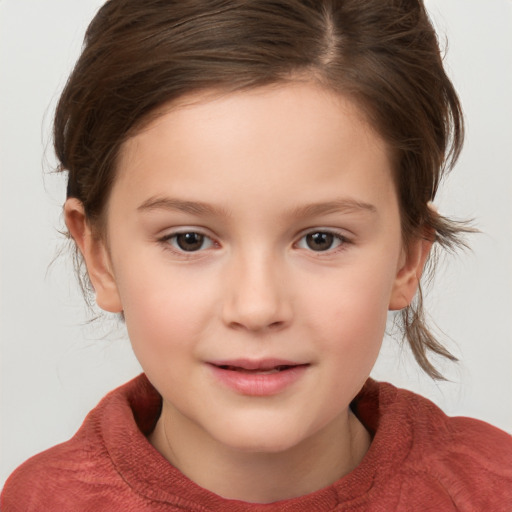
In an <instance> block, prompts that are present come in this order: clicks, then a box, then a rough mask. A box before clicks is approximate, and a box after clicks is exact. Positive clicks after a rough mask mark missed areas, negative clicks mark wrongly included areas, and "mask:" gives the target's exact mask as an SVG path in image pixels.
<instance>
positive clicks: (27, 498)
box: [1, 431, 111, 512]
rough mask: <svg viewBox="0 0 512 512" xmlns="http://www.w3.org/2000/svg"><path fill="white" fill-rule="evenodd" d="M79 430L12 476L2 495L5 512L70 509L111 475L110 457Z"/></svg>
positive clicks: (25, 464) (28, 461) (31, 460)
mask: <svg viewBox="0 0 512 512" xmlns="http://www.w3.org/2000/svg"><path fill="white" fill-rule="evenodd" d="M82 434H83V431H79V432H78V433H77V435H76V436H75V437H73V438H72V439H71V440H69V441H67V442H66V443H63V444H60V445H57V446H55V447H53V448H50V449H49V450H46V451H44V452H42V453H40V454H38V455H35V456H34V457H32V458H30V459H29V460H27V461H26V462H25V463H23V464H22V465H21V466H20V467H19V468H18V469H16V471H14V473H13V474H12V475H11V476H10V477H9V478H8V480H7V482H6V484H5V487H4V489H3V492H2V496H1V509H2V510H3V511H5V512H15V511H23V512H28V511H34V512H35V511H36V510H41V511H46V510H67V507H68V506H69V505H70V503H73V505H74V504H75V502H76V503H80V502H81V501H83V500H86V499H87V496H88V494H89V491H90V489H91V486H93V485H94V482H95V481H96V483H98V482H99V480H100V477H101V476H103V477H105V476H107V475H108V474H109V473H110V472H111V469H110V468H109V467H108V457H105V455H104V454H103V453H102V450H101V446H100V445H99V444H98V443H94V442H92V443H91V442H90V441H91V440H87V439H86V437H87V436H85V438H84V436H83V435H82Z"/></svg>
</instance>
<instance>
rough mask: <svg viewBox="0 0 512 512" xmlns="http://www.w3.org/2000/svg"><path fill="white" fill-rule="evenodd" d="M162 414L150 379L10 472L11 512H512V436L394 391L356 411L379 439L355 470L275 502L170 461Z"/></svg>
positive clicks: (384, 388) (364, 400)
mask: <svg viewBox="0 0 512 512" xmlns="http://www.w3.org/2000/svg"><path fill="white" fill-rule="evenodd" d="M160 408H161V398H160V396H159V394H158V393H157V392H156V390H155V389H154V388H153V387H152V386H151V384H150V383H149V381H148V380H147V378H146V377H145V376H144V375H141V376H139V377H137V378H136V379H134V380H132V381H131V382H129V383H127V384H125V385H124V386H122V387H120V388H118V389H116V390H115V391H113V392H111V393H110V394H108V395H107V396H106V397H105V398H104V399H103V400H102V401H101V402H100V404H99V405H98V406H97V407H96V408H95V409H94V410H93V411H91V413H89V415H88V416H87V418H86V419H85V421H84V423H83V425H82V427H81V428H80V429H79V431H78V432H77V433H76V434H75V436H74V437H73V438H72V439H70V440H69V441H68V442H66V443H63V444H61V445H58V446H56V447H54V448H51V449H49V450H47V451H45V452H43V453H41V454H39V455H36V456H35V457H33V458H31V459H30V460H28V461H27V462H25V463H24V464H23V465H21V466H20V467H19V468H18V469H17V470H16V471H15V472H14V473H13V474H12V475H11V477H10V478H9V479H8V481H7V483H6V485H5V487H4V490H3V493H2V496H1V498H0V504H1V507H0V508H1V510H2V512H47V511H48V512H49V511H51V512H85V511H87V512H91V511H94V512H102V511H109V512H116V511H119V512H121V511H122V512H171V511H181V512H183V511H194V512H206V511H208V512H278V511H279V512H302V511H303V512H324V511H325V512H327V511H347V512H348V511H350V512H390V511H399V512H405V511H433V512H434V511H435V512H446V511H459V512H460V511H462V512H476V511H486V512H487V511H492V512H511V511H512V437H511V436H509V435H508V434H506V433H505V432H502V431H500V430H498V429H496V428H494V427H492V426H490V425H488V424H486V423H483V422H480V421H477V420H473V419H469V418H449V417H448V416H446V415H445V414H444V413H443V412H442V411H441V410H440V409H439V408H437V407H436V406H435V405H434V404H433V403H431V402H430V401H428V400H427V399H425V398H422V397H420V396H418V395H415V394H414V393H411V392H409V391H405V390H401V389H397V388H395V387H393V386H392V385H390V384H386V383H377V382H375V381H373V380H371V379H370V380H368V381H367V383H366V384H365V386H364V388H363V389H362V390H361V392H360V393H359V395H358V396H357V398H356V399H355V400H354V402H353V404H352V408H353V410H354V412H355V414H356V415H357V416H358V418H359V419H360V421H361V422H362V423H363V424H364V425H365V426H366V428H367V429H368V431H369V432H370V433H371V434H372V438H373V440H372V443H371V446H370V448H369V450H368V452H367V454H366V456H365V457H364V459H363V460H362V462H361V463H360V464H359V466H358V467H357V468H356V469H355V470H354V471H352V472H351V473H349V474H348V475H346V476H345V477H343V478H341V479H340V480H338V481H337V482H335V483H334V484H333V485H331V486H329V487H326V488H324V489H321V490H319V491H316V492H314V493H311V494H308V495H306V496H303V497H300V498H294V499H289V500H284V501H279V502H276V503H272V504H266V505H258V504H249V503H244V502H242V501H237V500H226V499H223V498H221V497H220V496H217V495H216V494H214V493H212V492H209V491H207V490H205V489H202V488H201V487H199V486H198V485H196V484H195V483H193V482H192V481H190V480H189V479H188V478H187V477H185V476H184V475H183V474H182V473H181V472H180V471H179V470H178V469H176V468H175V467H173V466H172V465H171V464H170V463H169V462H168V461H167V460H166V459H164V457H163V456H162V455H160V453H158V452H157V451H156V450H155V449H154V448H153V447H152V445H151V444H150V443H149V442H148V440H147V439H146V436H147V435H148V434H149V433H150V432H151V431H152V429H153V428H154V426H155V424H156V421H157V419H158V416H159V414H160Z"/></svg>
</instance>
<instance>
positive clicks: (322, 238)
mask: <svg viewBox="0 0 512 512" xmlns="http://www.w3.org/2000/svg"><path fill="white" fill-rule="evenodd" d="M333 242H334V235H333V234H332V233H321V232H318V233H310V234H309V235H306V244H307V246H308V247H309V248H310V249H311V250H312V251H327V250H328V249H330V248H331V247H332V244H333Z"/></svg>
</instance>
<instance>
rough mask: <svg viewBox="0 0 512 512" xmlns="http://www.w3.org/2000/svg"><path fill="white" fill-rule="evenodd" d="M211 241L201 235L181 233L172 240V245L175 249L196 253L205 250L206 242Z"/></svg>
mask: <svg viewBox="0 0 512 512" xmlns="http://www.w3.org/2000/svg"><path fill="white" fill-rule="evenodd" d="M207 241H209V239H208V238H207V237H205V236H204V235H201V233H194V232H191V233H179V234H177V235H174V236H173V237H172V238H171V243H172V245H174V246H175V247H177V248H179V249H181V250H182V251H185V252H194V251H199V250H200V249H204V248H205V247H204V246H205V245H206V244H205V242H207Z"/></svg>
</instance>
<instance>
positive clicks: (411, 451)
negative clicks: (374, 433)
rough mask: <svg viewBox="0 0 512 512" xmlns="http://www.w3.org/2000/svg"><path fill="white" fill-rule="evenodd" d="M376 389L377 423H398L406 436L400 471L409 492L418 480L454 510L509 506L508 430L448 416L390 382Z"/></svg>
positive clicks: (511, 446)
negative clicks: (379, 409) (440, 494)
mask: <svg viewBox="0 0 512 512" xmlns="http://www.w3.org/2000/svg"><path fill="white" fill-rule="evenodd" d="M379 388H380V390H379V391H380V395H381V397H380V399H381V401H382V416H381V422H382V423H383V424H386V423H389V425H392V424H393V423H395V429H398V426H397V425H396V422H401V423H402V426H401V427H400V431H401V432H402V434H403V435H404V436H406V437H407V438H408V454H407V457H406V458H405V460H403V464H402V466H401V468H400V473H401V474H402V477H403V479H404V482H409V483H410V484H411V485H409V486H410V487H411V492H412V491H414V489H412V487H415V488H416V492H417V489H418V488H417V485H418V482H422V484H423V488H424V489H425V491H426V490H427V488H428V487H431V488H435V489H438V490H441V491H442V492H444V493H446V494H447V495H448V496H449V497H450V499H451V501H452V502H453V504H454V506H455V509H456V510H468V511H469V510H493V511H507V510H512V437H511V436H510V435H509V434H507V433H506V432H503V431H502V430H499V429H498V428H495V427H493V426H492V425H489V424H487V423H485V422H483V421H479V420H476V419H471V418H465V417H449V416H447V415H446V414H445V413H444V412H443V411H441V409H439V408H438V407H437V406H436V405H435V404H433V403H432V402H431V401H430V400H427V399H426V398H424V397H421V396H419V395H417V394H415V393H412V392H410V391H406V390H401V389H397V388H394V387H393V386H390V385H389V384H380V385H379ZM404 425H405V426H404ZM413 482H416V483H414V484H412V483H413ZM406 487H407V486H406ZM427 494H428V493H427Z"/></svg>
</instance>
